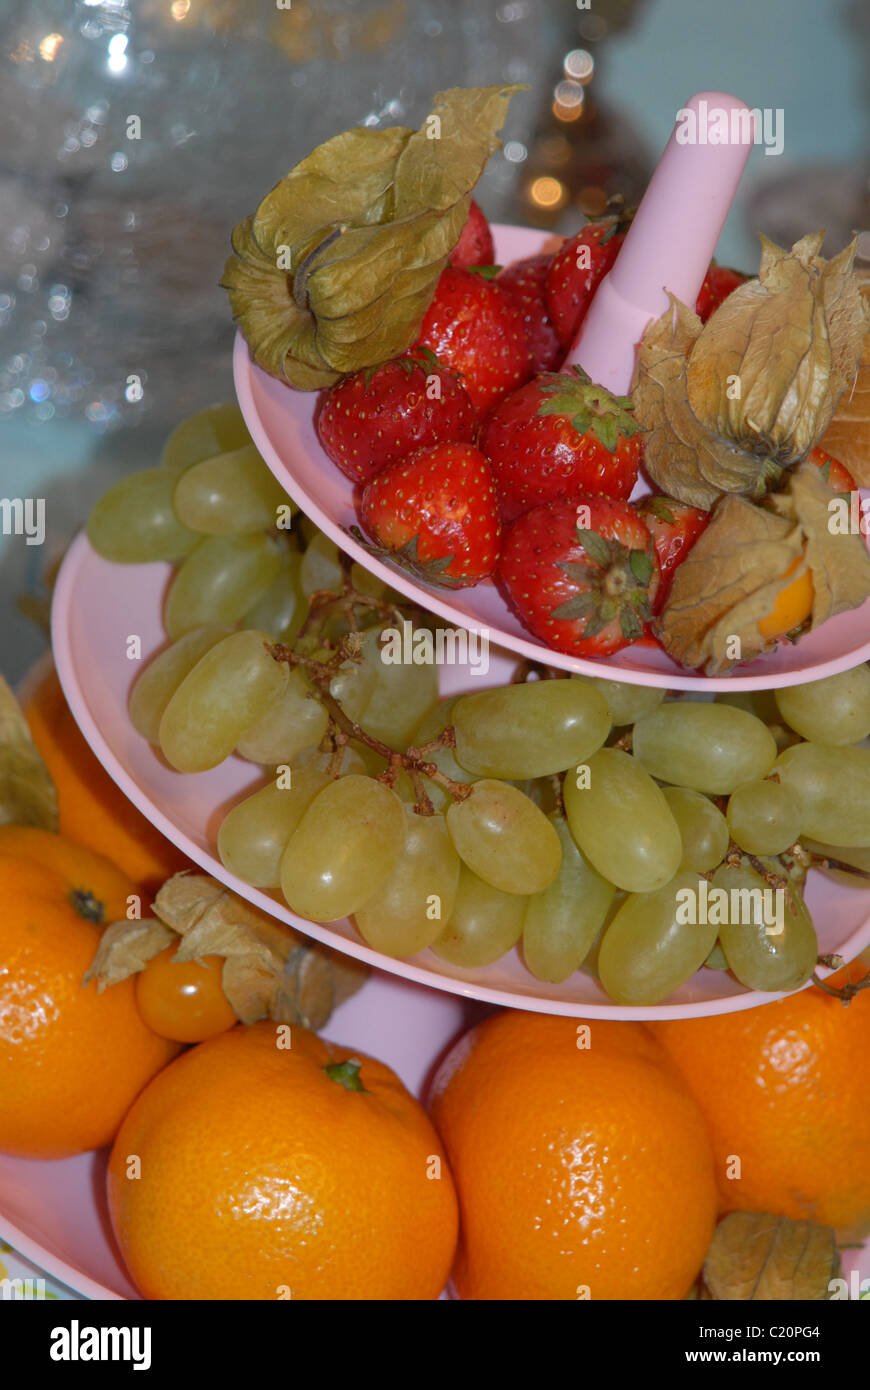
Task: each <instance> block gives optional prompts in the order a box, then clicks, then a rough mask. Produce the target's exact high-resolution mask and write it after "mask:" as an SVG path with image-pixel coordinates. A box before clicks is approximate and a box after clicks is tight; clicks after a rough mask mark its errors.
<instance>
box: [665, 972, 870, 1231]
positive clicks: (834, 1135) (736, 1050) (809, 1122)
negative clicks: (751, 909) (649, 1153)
mask: <svg viewBox="0 0 870 1390" xmlns="http://www.w3.org/2000/svg"><path fill="white" fill-rule="evenodd" d="M865 974H866V966H865V965H862V964H860V963H858V962H856V963H854V964H853V965H851V966H847V967H846V970H845V971H844V972H840V973H839V974H838V975H837V976H835V977H834V976H832V977H831V981H832V983H834V984H836V983H837V982H838V981H839V982H840V983H842V982H843V980H845V979H847V978H849V979H853V980H855V979H859V978H861V977H862V975H865ZM650 1026H651V1028H652V1030H653V1032H654V1033H655V1034H656V1036H657V1037H658V1039H659V1040H660V1042H661V1043H662V1044H663V1045H664V1047H665V1048H666V1049H667V1051H668V1052H669V1053H670V1055H671V1057H672V1058H673V1059H674V1061H675V1062H676V1063H677V1065H678V1066H679V1068H680V1070H681V1072H682V1073H683V1075H684V1076H685V1078H686V1081H687V1083H688V1085H689V1086H690V1087H691V1089H692V1091H693V1092H694V1094H695V1095H696V1097H697V1099H698V1103H699V1104H700V1106H701V1108H702V1109H703V1111H704V1113H705V1115H706V1116H707V1120H708V1122H709V1125H710V1128H711V1132H712V1136H713V1147H714V1150H715V1155H716V1177H717V1181H718V1184H719V1196H720V1208H721V1210H722V1211H723V1212H728V1211H770V1212H774V1213H776V1214H777V1215H781V1216H789V1217H791V1218H792V1219H793V1220H796V1221H798V1220H805V1219H810V1220H813V1221H819V1222H821V1223H822V1224H823V1225H826V1226H833V1227H834V1229H835V1230H837V1231H838V1232H839V1233H840V1234H841V1236H844V1237H845V1236H854V1237H858V1236H860V1235H862V1234H864V1233H865V1232H867V1231H868V1229H870V991H865V992H864V993H862V994H858V995H857V996H856V997H855V998H854V999H853V1000H852V1002H851V1003H850V1004H849V1005H848V1006H846V1005H844V1004H843V1003H842V1002H841V1001H840V1000H838V999H834V998H831V996H830V995H827V994H824V993H823V992H822V991H821V990H820V989H816V988H815V987H813V986H811V987H810V988H809V989H805V990H801V991H800V993H798V994H792V995H789V996H788V998H786V999H779V1000H776V1001H774V1002H773V1003H771V1004H764V1005H762V1006H761V1008H758V1009H746V1010H744V1011H742V1012H740V1013H732V1014H720V1015H717V1016H714V1017H711V1018H698V1019H685V1020H681V1021H675V1022H667V1023H656V1024H652V1025H650ZM729 1175H730V1176H729Z"/></svg>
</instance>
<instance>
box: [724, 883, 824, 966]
mask: <svg viewBox="0 0 870 1390" xmlns="http://www.w3.org/2000/svg"><path fill="white" fill-rule="evenodd" d="M771 867H773V868H774V869H777V868H778V866H777V865H776V864H775V862H774V863H773V864H772V866H771ZM712 888H713V889H720V890H724V893H725V894H726V895H727V898H726V899H725V900H723V906H722V909H721V910H722V912H723V914H724V920H722V921H721V923H720V924H719V927H718V931H719V940H720V942H721V945H722V950H723V951H724V953H725V958H726V960H727V961H728V966H729V969H730V970H732V971H733V973H734V974H735V975H736V976H737V979H738V980H739V981H740V983H741V984H742V985H746V987H747V989H763V990H790V989H799V988H800V986H801V985H804V984H806V982H807V980H809V979H810V978H811V977H812V973H813V971H814V969H815V967H816V960H817V957H818V953H819V943H818V941H817V939H816V932H815V928H814V927H813V923H812V919H811V917H810V914H809V913H808V912H807V909H806V907H805V906H804V901H803V898H802V896H801V894H800V890H799V889H798V888H797V886H796V885H794V884H792V886H791V890H790V891H791V896H792V898H793V900H794V906H792V905H791V904H790V903H789V902H788V899H787V898H786V896H785V892H784V890H783V889H774V888H770V887H769V886H768V885H767V884H766V883H765V881H764V879H763V878H762V877H761V875H760V874H757V873H756V872H755V870H754V869H751V868H750V867H749V866H748V865H742V866H739V867H737V866H732V865H729V864H723V865H721V867H720V868H718V869H717V870H716V872H715V874H714V875H713V884H712ZM762 893H765V894H766V896H765V897H762V896H761V894H762ZM773 895H777V896H775V897H774V896H773ZM711 908H712V899H711Z"/></svg>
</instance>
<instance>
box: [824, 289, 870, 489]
mask: <svg viewBox="0 0 870 1390" xmlns="http://www.w3.org/2000/svg"><path fill="white" fill-rule="evenodd" d="M861 293H862V294H863V296H864V298H865V299H866V300H867V301H868V303H870V271H864V272H863V274H862V275H861ZM820 443H821V447H822V448H823V449H826V450H827V451H828V453H829V454H833V455H834V458H837V459H839V460H840V462H841V463H843V464H845V465H846V467H847V468H848V470H849V472H850V473H851V474H852V477H853V478H854V479H855V482H856V483H857V484H858V486H859V487H870V333H867V334H865V336H864V348H863V351H862V353H861V362H860V364H859V366H858V375H857V377H856V378H855V383H854V385H853V386H852V387H851V389H850V390H848V391H844V393H843V395H842V396H841V398H840V404H839V405H838V406H837V409H836V410H835V412H834V418H833V420H832V421H831V423H830V425H829V426H828V428H827V430H826V431H825V433H824V434H823V435H822V438H821V441H820Z"/></svg>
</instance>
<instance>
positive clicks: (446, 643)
mask: <svg viewBox="0 0 870 1390" xmlns="http://www.w3.org/2000/svg"><path fill="white" fill-rule="evenodd" d="M381 661H382V662H383V663H384V665H385V666H467V667H468V668H469V671H470V673H471V675H472V676H485V675H486V673H487V671H488V670H489V633H488V632H487V631H486V629H485V628H473V629H472V630H471V631H470V632H468V631H466V629H465V628H462V627H458V628H457V627H439V628H436V630H435V631H434V632H431V631H430V630H429V628H428V627H416V628H415V627H414V624H413V623H412V622H411V621H410V619H408V618H406V619H405V620H404V622H403V623H402V626H401V629H400V628H397V627H387V628H384V630H383V633H382V634H381Z"/></svg>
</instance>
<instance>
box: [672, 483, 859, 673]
mask: <svg viewBox="0 0 870 1390" xmlns="http://www.w3.org/2000/svg"><path fill="white" fill-rule="evenodd" d="M834 501H835V498H834V494H833V493H832V492H831V491H830V490H829V489H828V487H827V486H826V484H825V482H824V480H823V478H822V476H821V474H820V472H819V470H818V469H817V468H816V467H815V465H813V464H811V463H804V464H802V465H801V466H800V467H799V468H797V469H794V470H792V471H791V472H790V473H789V475H788V481H787V484H786V488H785V490H784V491H783V492H781V493H777V494H775V495H774V496H772V497H771V498H769V499H768V504H766V505H765V506H758V505H756V504H754V503H752V502H748V501H746V499H745V498H742V497H733V496H725V497H723V498H722V499H721V500H720V501H719V502H718V503H717V504H716V506H715V508H714V510H713V514H712V517H711V520H710V524H709V525H708V526H707V528H706V530H705V531H703V532H702V534H701V535H700V536H699V538H698V540H697V541H696V542H695V544H694V546H693V547H692V549H691V550H690V552H689V554H688V555H687V556H686V559H685V560H684V561H683V563H682V564H681V565H680V566H679V568H678V569H677V571H676V573H675V575H674V582H673V587H672V588H671V592H670V595H669V598H668V601H667V603H666V605H665V608H664V612H663V613H662V614H661V616H660V618H659V619H658V620H657V622H656V624H655V627H656V632H657V635H658V636H659V638H660V640H661V642H662V644H663V646H664V647H665V649H666V651H668V652H669V653H670V655H671V656H672V657H673V658H674V659H675V660H676V661H678V662H680V664H681V665H683V666H685V667H688V668H689V669H692V670H695V669H697V670H703V671H704V672H705V673H706V674H707V675H710V676H713V675H720V674H721V673H723V672H725V671H729V670H730V669H731V668H732V667H733V666H734V665H736V664H737V662H738V661H751V660H752V659H753V657H756V656H759V655H760V654H761V653H762V652H764V651H768V650H770V648H771V647H773V646H774V645H775V639H765V638H764V637H762V635H761V633H760V632H759V629H758V624H759V622H761V621H762V620H763V619H765V618H766V617H768V615H769V614H770V613H771V611H772V609H773V607H774V604H775V602H776V598H777V596H778V594H779V593H780V592H781V591H782V590H783V589H785V588H786V587H788V585H790V584H792V583H793V582H794V581H795V580H796V579H797V578H798V576H799V575H800V573H801V572H802V570H803V567H804V566H806V567H807V568H808V569H809V570H810V571H811V574H812V579H813V590H814V596H813V606H812V613H811V616H810V619H809V622H808V628H810V629H811V628H815V627H818V626H819V624H820V623H823V622H825V620H826V619H827V618H830V617H833V616H834V615H835V614H837V613H842V612H845V611H847V610H848V609H853V608H857V607H858V606H859V605H860V604H862V603H863V602H864V600H865V599H866V598H867V597H868V595H870V555H868V552H867V547H866V545H865V542H864V539H863V537H861V536H860V535H857V534H853V533H851V532H850V533H847V534H839V533H836V534H832V532H831V530H830V529H829V522H830V520H831V511H830V508H831V504H832V502H834ZM792 566H794V568H792ZM735 639H738V640H737V641H736V642H735Z"/></svg>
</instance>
